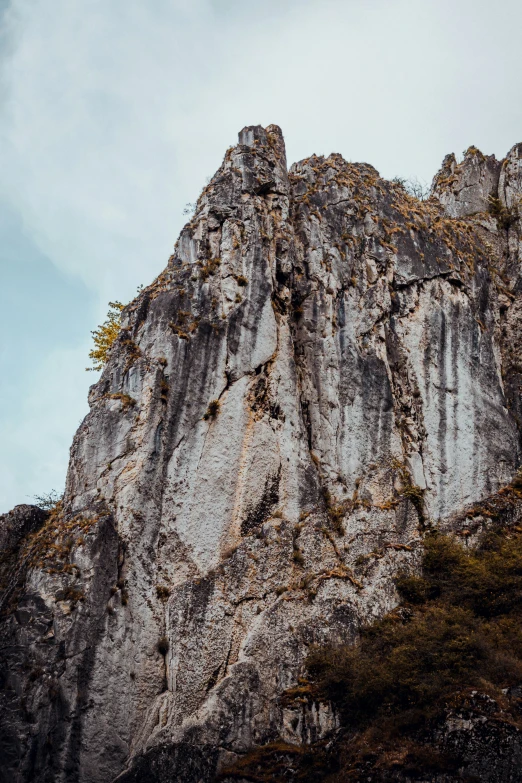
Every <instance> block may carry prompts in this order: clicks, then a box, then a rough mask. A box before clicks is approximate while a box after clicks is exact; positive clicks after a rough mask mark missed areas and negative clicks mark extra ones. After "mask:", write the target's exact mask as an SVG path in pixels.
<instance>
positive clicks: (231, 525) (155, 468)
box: [0, 125, 522, 783]
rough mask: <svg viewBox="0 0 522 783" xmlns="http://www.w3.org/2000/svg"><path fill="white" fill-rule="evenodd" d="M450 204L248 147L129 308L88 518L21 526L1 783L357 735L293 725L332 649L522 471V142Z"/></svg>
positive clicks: (82, 496)
mask: <svg viewBox="0 0 522 783" xmlns="http://www.w3.org/2000/svg"><path fill="white" fill-rule="evenodd" d="M433 193H434V195H433V196H432V198H430V199H429V200H428V201H425V202H420V201H418V200H417V199H415V198H413V197H412V196H410V195H409V194H408V193H407V192H406V191H405V190H404V188H403V187H401V186H400V185H399V184H396V183H390V182H386V181H384V180H382V179H381V178H380V177H379V175H378V172H377V171H376V170H375V169H373V168H372V167H371V166H369V165H367V164H350V163H347V162H346V161H344V160H343V158H342V157H341V156H340V155H337V154H332V155H330V156H329V157H328V158H323V157H316V156H312V157H310V158H308V159H306V160H304V161H301V162H300V163H297V164H294V165H293V166H292V167H291V168H290V170H289V171H288V170H287V165H286V158H285V149H284V142H283V138H282V135H281V131H280V129H279V128H278V127H277V126H274V125H272V126H269V127H268V128H266V129H263V128H261V127H251V128H245V129H244V130H243V131H241V133H240V134H239V144H238V146H236V147H234V148H231V149H230V150H228V151H227V153H226V155H225V159H224V161H223V164H222V166H221V168H220V169H219V171H218V172H217V173H216V175H215V177H214V178H213V179H212V181H211V182H210V184H209V185H208V186H207V187H206V188H205V190H204V192H203V194H202V195H201V197H200V199H199V202H198V204H197V208H196V211H195V214H194V216H193V217H192V219H191V221H190V222H189V224H188V225H187V226H186V227H185V228H184V229H183V231H182V233H181V236H180V238H179V240H178V242H177V244H176V247H175V251H174V254H173V255H172V256H171V258H170V259H169V262H168V265H167V268H166V269H165V271H164V272H163V273H162V274H161V275H160V276H159V278H158V279H157V280H156V281H155V282H154V283H153V284H152V285H151V286H149V287H148V288H146V289H145V290H144V291H143V292H142V293H140V295H139V296H138V298H137V299H136V300H135V301H133V302H132V303H131V304H130V305H129V306H128V307H127V308H126V309H125V311H124V318H123V328H122V330H121V333H120V336H119V338H118V339H117V341H116V343H115V345H114V347H113V348H112V350H111V355H110V360H109V362H108V364H107V366H106V368H105V370H104V372H103V374H102V376H101V378H100V380H99V382H98V383H97V384H95V385H94V386H93V387H92V388H91V393H90V400H89V401H90V405H91V412H90V413H89V415H88V416H87V417H86V419H85V421H84V422H83V423H82V425H81V426H80V428H79V430H78V432H77V433H76V436H75V438H74V443H73V446H72V449H71V461H70V466H69V473H68V478H67V487H66V493H65V497H64V501H63V506H60V507H58V508H57V509H56V510H55V511H54V512H52V513H51V515H50V516H49V517H48V518H47V519H46V520H42V519H41V520H40V522H39V524H40V523H41V524H42V526H41V527H40V528H39V530H34V527H33V522H31V521H30V519H33V517H31V514H33V516H34V513H35V512H34V511H31V510H28V511H27V512H24V513H25V514H26V516H24V517H23V520H22V521H20V522H19V523H17V524H18V525H19V527H18V528H17V529H19V530H20V531H22V533H21V537H19V539H20V540H16V541H15V540H14V538H13V537H12V535H11V533H4V532H3V530H2V529H0V536H2V541H3V540H4V537H5V540H6V546H7V550H9V556H8V557H6V559H5V570H6V573H7V576H6V580H5V584H7V582H8V581H9V584H10V588H9V590H7V591H6V595H5V597H4V600H3V614H4V617H3V623H2V634H3V641H2V646H3V650H4V654H3V662H2V663H3V665H2V669H3V673H2V681H1V683H2V699H3V704H2V719H3V723H4V727H3V742H2V759H1V766H2V770H3V775H4V777H3V778H2V780H6V781H7V780H9V781H16V783H18V782H20V783H21V782H22V781H30V780H31V781H33V780H34V781H51V780H52V781H82V783H87V782H89V783H91V782H92V783H108V782H109V781H113V780H116V779H118V780H121V781H138V780H140V781H141V780H150V781H174V780H183V781H186V782H187V783H191V781H193V782H194V783H196V781H211V780H212V779H213V777H214V775H215V773H216V770H219V768H220V766H222V765H223V764H225V763H229V762H230V760H231V759H233V758H235V756H236V755H237V754H238V753H241V752H242V751H244V750H246V749H247V748H249V747H250V746H252V745H254V744H258V743H265V742H267V741H269V740H271V739H273V738H275V737H278V736H281V737H283V738H284V739H286V740H287V741H289V742H310V741H313V740H315V739H317V738H319V737H321V736H324V735H326V734H327V733H328V732H329V731H331V730H332V729H334V728H335V722H336V718H335V715H333V714H332V712H331V710H330V709H329V708H328V705H321V704H318V705H316V706H314V707H313V709H311V708H308V707H307V708H306V709H305V708H303V710H296V709H287V708H284V707H283V706H281V703H280V700H279V697H280V695H281V693H282V691H283V690H284V689H285V688H288V687H289V686H290V685H292V684H295V682H296V679H297V677H298V675H299V671H300V667H301V664H302V661H303V660H304V657H305V656H306V653H307V650H308V649H309V647H310V645H312V644H315V643H321V642H323V641H335V640H338V641H351V640H353V639H355V638H356V635H357V629H358V627H359V625H360V623H361V622H364V621H367V620H369V619H371V618H373V617H377V616H380V615H382V614H383V613H384V612H386V611H388V610H390V609H391V608H392V607H393V606H394V605H395V604H396V601H397V596H396V592H395V588H394V585H393V576H394V574H395V573H396V572H397V570H398V569H400V568H401V567H402V566H403V565H404V564H405V563H411V564H415V563H416V562H417V560H418V556H419V547H420V542H421V533H422V529H423V527H424V526H425V525H426V524H428V522H429V521H431V522H433V523H439V524H440V525H442V526H444V525H450V524H451V523H452V519H454V517H455V514H456V513H457V512H458V511H459V510H461V509H462V508H463V507H465V506H468V505H470V504H473V503H476V502H477V501H479V500H480V499H481V498H483V497H484V496H486V495H488V494H490V493H492V492H495V491H496V490H497V489H498V488H499V487H500V486H501V485H502V484H503V483H506V482H507V481H509V480H510V478H511V477H512V476H513V474H514V473H515V471H516V469H517V468H518V466H519V464H520V446H521V441H520V429H521V427H520V424H521V417H522V403H521V397H520V387H521V383H522V355H521V350H522V349H521V347H520V346H521V345H522V341H521V337H522V334H521V330H522V309H521V308H522V296H521V286H522V282H521V281H522V276H521V262H522V238H521V229H520V220H519V218H518V214H519V212H518V209H519V206H518V205H519V203H520V199H521V197H522V145H517V146H515V147H514V148H513V149H512V150H511V152H510V153H509V154H508V156H507V158H506V159H505V160H504V161H496V160H495V159H494V158H492V157H485V156H483V155H482V154H481V153H480V152H479V151H478V150H475V149H474V148H470V150H469V151H468V153H467V154H466V156H465V158H464V160H463V162H462V163H461V164H457V163H456V160H455V158H454V157H452V156H448V157H447V158H446V159H445V161H444V164H443V168H442V170H441V172H440V173H439V174H438V175H437V177H436V178H435V181H434V186H433ZM214 401H217V402H214ZM213 402H214V404H211V403H213ZM20 508H23V507H18V509H20ZM13 513H14V512H13ZM9 524H10V523H9ZM6 525H7V523H6V521H5V518H4V519H3V520H2V523H1V527H5V526H6ZM5 529H6V530H7V527H6V528H5ZM13 529H14V528H13ZM30 531H33V532H32V533H31V532H30ZM15 538H16V536H15ZM7 550H6V551H7ZM13 569H14V570H13ZM13 574H14V576H15V578H14V577H13ZM517 752H520V751H519V750H518V751H517Z"/></svg>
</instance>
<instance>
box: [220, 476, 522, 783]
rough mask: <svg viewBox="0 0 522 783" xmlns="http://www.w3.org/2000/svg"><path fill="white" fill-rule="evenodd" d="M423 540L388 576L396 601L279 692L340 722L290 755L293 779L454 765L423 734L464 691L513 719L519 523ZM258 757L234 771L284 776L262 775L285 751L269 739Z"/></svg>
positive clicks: (518, 655) (521, 605) (519, 645)
mask: <svg viewBox="0 0 522 783" xmlns="http://www.w3.org/2000/svg"><path fill="white" fill-rule="evenodd" d="M511 489H512V488H511ZM517 498H518V495H517ZM517 502H518V500H517ZM424 543H425V551H424V556H423V563H422V572H421V574H420V575H416V574H411V573H402V574H399V575H398V577H397V579H396V585H397V589H398V591H399V594H400V596H401V606H399V607H398V608H397V609H396V610H394V611H393V612H391V613H390V614H388V615H386V616H385V617H384V618H383V619H381V620H380V621H378V622H375V623H373V624H372V625H369V626H367V627H364V628H362V629H361V633H360V638H359V641H358V643H357V644H355V645H342V646H321V647H316V648H315V649H313V650H312V651H311V652H310V654H309V656H308V659H307V661H306V669H307V671H306V674H307V677H306V678H304V679H301V680H300V685H299V686H297V687H296V688H294V689H291V690H289V691H287V692H286V693H285V695H284V698H283V703H284V704H285V705H286V706H291V705H292V704H293V702H294V700H295V703H296V704H298V703H299V702H302V701H303V699H304V700H307V701H309V702H313V701H322V702H330V703H331V704H333V705H334V707H335V709H336V712H337V714H338V716H339V719H340V722H341V731H340V732H339V734H338V735H337V736H336V737H335V739H333V740H331V741H330V742H329V744H328V743H327V744H325V743H316V745H315V746H312V747H311V748H310V749H309V750H307V751H306V752H304V751H303V752H301V753H300V754H298V755H296V756H295V757H294V758H293V761H292V767H293V769H294V770H296V772H295V777H293V778H292V780H295V781H312V780H313V781H320V780H328V781H331V782H332V783H334V781H335V782H336V783H337V782H338V781H339V783H340V781H347V780H370V779H372V780H379V779H381V778H380V777H379V775H380V772H379V771H382V770H384V769H392V768H393V769H397V765H398V766H399V767H400V769H401V770H402V771H403V772H404V774H408V775H411V776H412V777H413V778H415V777H416V776H417V775H421V776H422V775H426V773H427V772H444V771H449V770H456V769H457V768H459V767H461V766H462V760H461V759H459V758H452V757H451V758H450V757H448V756H445V755H444V754H442V753H441V752H440V749H439V748H437V747H436V746H435V745H433V744H431V742H430V739H429V738H430V736H431V737H432V736H433V731H432V729H433V727H434V726H436V725H437V724H438V722H439V721H441V720H442V719H443V718H444V715H445V713H446V710H447V709H448V705H451V704H459V703H460V702H462V700H463V699H466V698H467V694H469V693H470V690H471V689H476V690H479V691H480V692H482V693H486V694H488V695H490V696H491V697H493V698H494V699H496V700H497V701H499V702H500V703H501V705H502V710H503V711H504V712H503V714H504V716H505V719H506V720H507V721H509V722H511V723H513V724H515V725H518V726H520V727H521V728H522V725H521V724H522V721H521V718H520V713H519V711H518V710H519V708H518V707H517V704H516V703H515V701H513V702H511V701H510V698H509V696H508V695H507V694H506V690H505V689H508V688H509V687H510V686H513V685H518V684H519V683H520V682H522V623H521V618H522V530H521V529H519V528H511V529H510V528H500V527H496V528H494V529H492V530H490V531H489V532H487V533H486V534H484V535H483V537H482V540H481V542H480V544H479V545H478V546H476V547H474V548H470V549H465V548H464V547H463V546H462V545H461V544H459V543H458V542H457V541H456V540H455V539H454V538H453V537H451V536H449V535H442V534H440V533H433V532H431V533H428V534H427V535H426V537H425V540H424ZM430 731H431V733H430ZM315 751H317V752H316V753H315ZM319 758H320V759H321V763H320V765H317V764H316V759H319ZM264 759H265V756H264V749H263V748H257V749H255V750H254V751H252V754H247V755H246V756H244V757H243V758H242V759H241V763H240V771H241V775H242V776H243V779H251V780H268V779H271V780H279V779H280V780H284V779H285V777H284V776H281V777H280V778H279V777H276V778H274V777H273V776H272V778H270V774H272V772H273V770H275V769H277V770H278V772H279V770H280V769H283V768H284V769H288V767H289V764H290V762H289V756H288V751H287V750H285V748H283V747H280V748H279V750H278V745H277V743H275V744H272V745H271V746H269V747H267V750H266V764H265V762H264ZM278 764H280V766H279V767H278V766H277V765H278ZM285 764H286V767H285ZM394 765H395V766H394ZM363 770H364V774H362V771H363ZM232 772H233V773H234V770H232ZM238 772H239V767H238ZM249 774H251V775H252V777H249ZM263 774H268V775H269V776H268V777H263ZM374 774H375V777H372V775H374ZM254 775H257V777H254ZM367 775H370V777H367ZM386 779H388V778H386Z"/></svg>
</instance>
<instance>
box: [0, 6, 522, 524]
mask: <svg viewBox="0 0 522 783" xmlns="http://www.w3.org/2000/svg"><path fill="white" fill-rule="evenodd" d="M521 30H522V3H520V2H519V0H497V2H496V3H494V4H493V3H491V2H485V1H483V0H263V1H262V2H260V1H259V0H81V1H80V0H45V2H42V0H11V2H9V0H0V68H1V72H0V164H1V169H0V170H1V176H0V270H1V278H0V279H1V285H0V320H1V335H2V339H1V341H0V379H1V380H0V433H1V444H2V448H1V450H0V512H2V511H7V510H8V509H9V508H11V507H12V506H13V505H15V504H17V503H24V502H31V497H32V496H34V495H36V494H43V493H47V492H49V491H50V490H51V489H56V490H58V491H60V490H62V489H63V485H64V480H65V472H66V467H67V460H68V450H69V446H70V444H71V441H72V437H73V434H74V431H75V429H76V427H77V426H78V424H79V422H80V421H81V419H82V418H83V416H84V415H85V414H86V412H87V410H88V407H87V402H86V399H87V390H88V386H89V384H90V383H93V382H94V380H95V373H87V372H85V369H84V368H85V367H86V366H87V364H88V358H87V354H88V351H89V347H90V330H91V329H93V328H95V327H96V325H97V324H98V323H99V322H100V321H101V320H103V317H104V314H105V312H106V309H107V302H108V301H109V300H110V299H120V300H121V301H128V300H129V299H130V298H132V296H133V295H134V293H135V291H136V287H137V286H138V285H139V284H141V283H143V284H148V283H150V282H151V281H152V279H153V278H154V277H155V276H156V275H157V274H158V273H159V272H160V271H161V269H162V268H163V267H164V265H165V263H166V260H167V258H168V256H169V254H170V252H171V249H172V246H173V244H174V242H175V240H176V237H177V235H178V233H179V231H180V228H181V227H182V225H183V222H184V217H183V207H184V205H185V204H186V203H187V202H193V201H195V200H196V199H197V196H198V195H199V192H200V190H201V188H202V187H203V186H204V184H205V182H206V179H207V177H209V176H211V175H212V174H213V173H214V171H215V170H216V169H217V168H218V167H219V165H220V163H221V160H222V157H223V155H224V153H225V150H226V149H227V147H229V146H230V145H231V144H234V143H236V141H237V132H238V131H239V130H240V129H241V128H242V127H243V126H245V125H254V124H258V123H259V124H262V125H264V126H266V125H268V124H270V123H277V124H278V125H280V126H281V127H282V129H283V132H284V134H285V138H286V144H287V154H288V160H289V163H291V162H293V161H295V160H299V159H301V158H303V157H307V156H308V155H310V154H312V153H317V154H325V155H328V154H329V153H330V152H340V153H341V154H342V155H343V156H344V157H345V158H346V159H347V160H352V161H366V162H368V163H371V164H372V165H374V166H375V167H376V168H377V169H378V170H379V171H380V172H381V174H382V175H383V176H386V177H393V176H403V177H410V176H417V177H418V178H420V179H421V180H424V181H427V182H430V181H431V178H432V176H433V175H434V173H435V172H436V170H437V169H438V167H439V166H440V163H441V161H442V158H443V157H444V155H445V154H446V153H448V152H455V153H457V154H458V155H460V154H461V153H462V151H463V150H464V149H465V148H466V147H468V146H469V145H470V144H474V145H476V146H477V147H479V148H480V149H481V150H482V151H483V152H485V153H488V154H491V153H494V154H496V155H497V157H503V156H504V155H505V154H506V152H507V151H508V149H509V148H510V147H511V146H512V145H513V144H515V143H516V142H520V141H522V99H521V97H522V96H521V90H522V87H521V84H522V80H521V76H522V46H521V45H520V31H521Z"/></svg>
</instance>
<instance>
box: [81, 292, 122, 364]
mask: <svg viewBox="0 0 522 783" xmlns="http://www.w3.org/2000/svg"><path fill="white" fill-rule="evenodd" d="M124 307H125V305H123V304H122V303H121V302H109V312H108V313H107V318H106V320H105V321H104V322H103V323H102V324H100V326H99V327H98V328H97V329H95V330H94V331H93V332H91V334H92V338H93V341H94V348H92V349H91V350H90V351H89V359H90V360H91V361H92V367H87V368H86V369H87V370H103V367H104V365H105V364H106V363H107V359H108V356H109V351H110V349H111V347H112V345H113V343H114V341H115V340H116V338H117V336H118V335H119V333H120V328H121V311H122V310H123V308H124Z"/></svg>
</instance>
